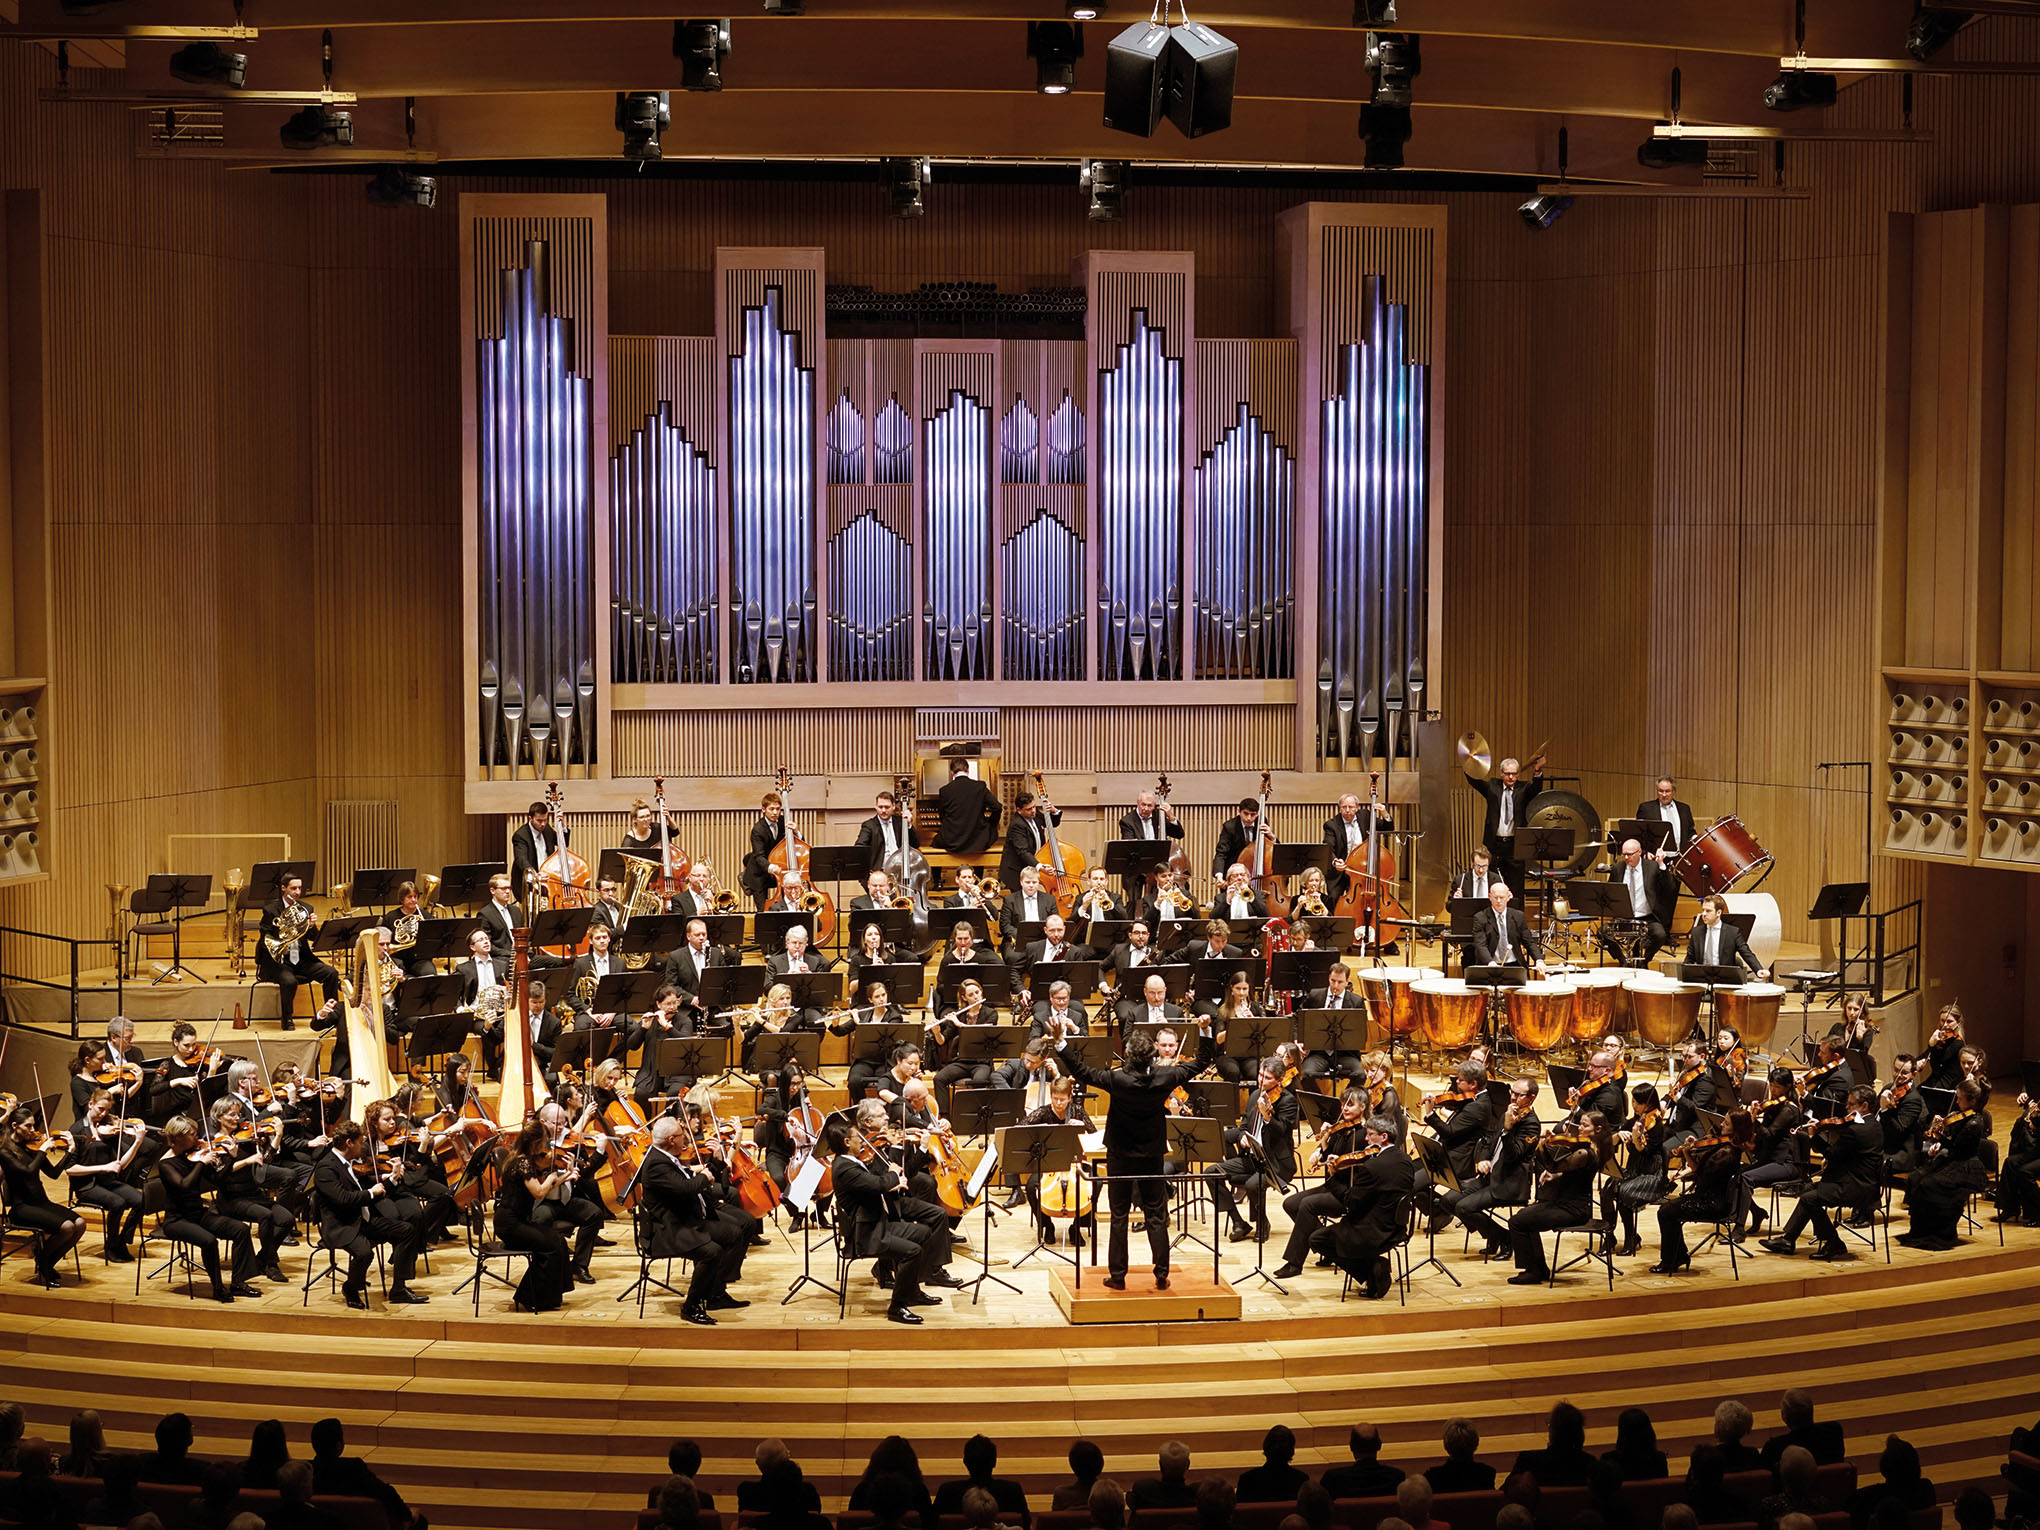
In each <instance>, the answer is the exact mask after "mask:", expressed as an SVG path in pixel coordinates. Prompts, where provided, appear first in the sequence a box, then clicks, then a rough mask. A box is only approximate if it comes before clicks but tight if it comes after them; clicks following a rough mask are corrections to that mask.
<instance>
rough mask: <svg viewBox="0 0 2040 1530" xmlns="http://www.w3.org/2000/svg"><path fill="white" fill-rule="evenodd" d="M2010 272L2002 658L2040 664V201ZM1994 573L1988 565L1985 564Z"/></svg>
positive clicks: (2014, 233)
mask: <svg viewBox="0 0 2040 1530" xmlns="http://www.w3.org/2000/svg"><path fill="white" fill-rule="evenodd" d="M2010 246H2011V248H2010V252H2009V256H2008V259H2007V261H2006V266H2007V269H2006V276H2005V478H2004V495H2005V505H2004V524H2005V539H2004V604H2003V610H2002V613H2001V621H2002V623H2003V627H2002V631H2001V633H2000V638H1999V642H2000V653H1999V658H1998V662H1999V663H2000V664H2001V665H2003V666H2004V668H2006V669H2010V670H2034V669H2040V206H2032V205H2028V206H2025V207H2014V208H2013V209H2011V216H2010ZM1980 572H1981V574H1982V575H1983V576H1984V577H1988V574H1989V570H1988V566H1987V565H1986V566H1985V568H1984V569H1983V570H1981V571H1980Z"/></svg>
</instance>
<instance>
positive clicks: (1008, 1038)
mask: <svg viewBox="0 0 2040 1530" xmlns="http://www.w3.org/2000/svg"><path fill="white" fill-rule="evenodd" d="M1026 1045H1027V1027H1026V1026H1024V1025H959V1026H958V1027H957V1028H956V1060H957V1061H958V1062H960V1063H995V1062H998V1061H1000V1060H1002V1059H1004V1058H1009V1057H1018V1056H1019V1055H1020V1053H1021V1050H1022V1049H1023V1048H1024V1047H1025V1046H1026ZM970 1092H971V1093H973V1094H983V1093H984V1092H985V1091H984V1090H982V1089H976V1090H972V1091H970ZM1014 1093H1015V1094H1016V1095H1017V1094H1018V1093H1019V1091H1018V1090H1015V1091H1014ZM949 1098H950V1100H951V1102H952V1103H953V1102H954V1101H955V1099H956V1096H955V1095H954V1094H952V1095H951V1096H950V1097H949ZM971 1135H973V1136H977V1135H980V1134H978V1133H975V1132H974V1133H972V1134H971Z"/></svg>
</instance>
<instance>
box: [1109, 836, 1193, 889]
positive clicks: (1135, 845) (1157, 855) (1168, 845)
mask: <svg viewBox="0 0 2040 1530" xmlns="http://www.w3.org/2000/svg"><path fill="white" fill-rule="evenodd" d="M1181 848H1182V845H1181V843H1180V841H1177V840H1172V839H1166V838H1164V839H1108V840H1106V841H1105V863H1104V864H1105V871H1106V873H1107V875H1110V876H1115V877H1118V878H1119V879H1120V881H1121V882H1122V883H1124V884H1125V885H1127V886H1129V887H1130V886H1132V885H1133V884H1134V883H1135V882H1138V881H1142V880H1144V879H1145V878H1146V877H1147V876H1148V875H1149V874H1150V873H1152V872H1157V871H1160V870H1161V869H1162V868H1163V867H1164V866H1166V865H1168V864H1169V854H1170V852H1171V851H1172V850H1178V849H1181Z"/></svg>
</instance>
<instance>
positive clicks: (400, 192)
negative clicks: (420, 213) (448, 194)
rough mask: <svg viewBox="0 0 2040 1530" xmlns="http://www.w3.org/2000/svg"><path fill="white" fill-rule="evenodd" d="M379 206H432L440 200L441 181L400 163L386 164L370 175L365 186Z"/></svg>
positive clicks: (369, 195)
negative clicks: (408, 168) (406, 167)
mask: <svg viewBox="0 0 2040 1530" xmlns="http://www.w3.org/2000/svg"><path fill="white" fill-rule="evenodd" d="M365 190H366V192H367V195H368V199H369V201H371V202H373V203H375V205H376V206H378V207H430V206H431V205H432V204H433V203H434V202H436V201H438V200H439V182H438V180H437V179H435V178H434V177H432V176H429V175H420V174H419V173H418V172H417V171H415V170H406V169H404V168H403V167H402V166H400V165H385V166H383V167H382V169H380V170H378V171H376V173H375V174H374V175H372V176H370V177H369V181H368V185H367V187H366V188H365Z"/></svg>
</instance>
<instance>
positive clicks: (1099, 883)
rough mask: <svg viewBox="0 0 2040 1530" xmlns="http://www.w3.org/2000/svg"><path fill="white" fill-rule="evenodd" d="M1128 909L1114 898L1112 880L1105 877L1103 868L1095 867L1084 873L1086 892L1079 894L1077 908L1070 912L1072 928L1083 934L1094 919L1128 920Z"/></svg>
mask: <svg viewBox="0 0 2040 1530" xmlns="http://www.w3.org/2000/svg"><path fill="white" fill-rule="evenodd" d="M1128 917H1129V915H1128V913H1127V908H1126V905H1125V904H1124V903H1121V902H1120V901H1119V900H1118V899H1117V898H1115V897H1113V896H1112V883H1111V879H1110V878H1109V877H1107V876H1106V875H1105V868H1104V867H1103V866H1093V867H1092V868H1091V869H1090V870H1089V871H1087V872H1085V873H1084V890H1083V891H1082V892H1080V893H1078V894H1077V903H1076V907H1075V908H1073V909H1071V910H1070V919H1071V921H1072V927H1073V928H1074V929H1075V930H1076V932H1077V933H1078V934H1082V933H1083V932H1084V931H1085V930H1086V929H1088V928H1089V927H1090V924H1091V921H1092V920H1094V919H1113V920H1118V919H1125V918H1128Z"/></svg>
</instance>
